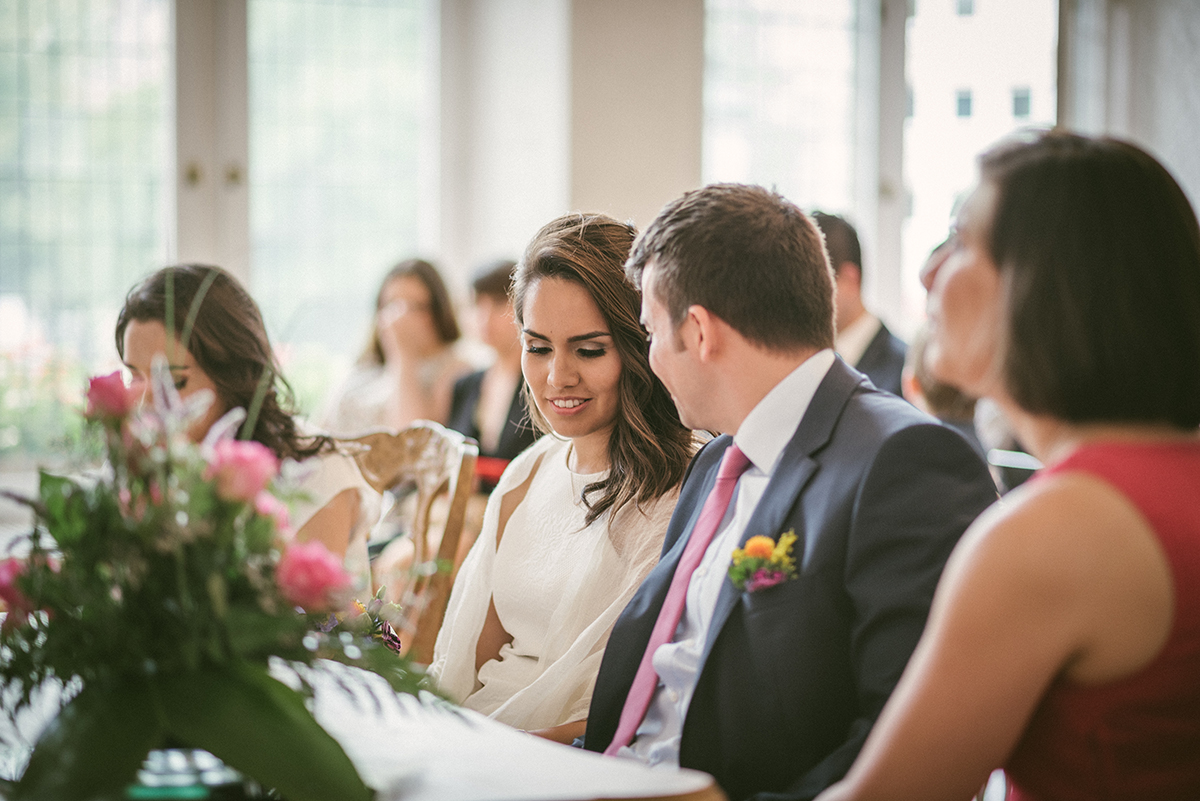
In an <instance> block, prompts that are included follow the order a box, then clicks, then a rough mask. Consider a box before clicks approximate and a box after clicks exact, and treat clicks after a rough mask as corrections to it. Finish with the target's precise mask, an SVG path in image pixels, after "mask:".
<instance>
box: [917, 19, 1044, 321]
mask: <svg viewBox="0 0 1200 801" xmlns="http://www.w3.org/2000/svg"><path fill="white" fill-rule="evenodd" d="M957 10H958V8H957V7H956V6H955V5H954V4H953V3H949V2H934V1H933V0H922V2H920V3H917V5H916V13H915V14H914V15H913V16H912V17H910V18H909V20H908V42H907V61H908V64H907V70H906V72H907V77H908V81H909V83H910V85H911V86H912V89H913V95H914V97H915V103H914V112H913V115H912V116H911V117H910V118H909V119H908V120H906V121H905V135H904V180H905V185H906V186H907V188H908V190H909V193H910V196H911V197H912V213H911V215H910V216H909V218H908V219H907V220H906V221H905V223H904V228H903V232H902V240H903V244H902V247H903V257H902V264H903V270H904V276H903V286H904V288H905V296H904V306H905V308H906V309H907V317H908V320H907V321H908V322H909V323H910V324H915V323H916V322H918V321H919V320H920V319H921V318H922V317H923V315H924V308H925V291H924V289H922V287H921V285H920V282H919V281H918V279H917V274H918V271H919V270H920V268H921V265H922V264H923V263H924V261H925V258H926V257H927V256H928V255H929V252H930V251H931V250H932V249H933V248H934V246H935V245H937V244H938V243H939V242H941V241H942V240H943V239H945V238H946V235H947V233H948V231H949V228H950V224H951V222H952V220H953V216H954V214H955V213H956V211H957V208H958V204H959V203H960V202H961V201H962V199H963V197H964V196H965V195H966V193H967V192H968V191H969V190H970V188H971V186H972V184H973V183H974V181H975V178H976V170H977V164H978V161H977V159H978V156H979V153H980V152H982V151H983V150H985V149H986V148H988V147H990V146H991V145H993V144H995V143H996V141H998V140H999V139H1000V138H1002V137H1003V136H1005V135H1007V134H1010V133H1011V132H1012V131H1014V130H1015V129H1018V128H1023V127H1027V126H1051V125H1053V124H1054V122H1055V113H1056V108H1055V105H1056V87H1055V75H1056V48H1057V41H1058V3H1057V2H1055V0H1004V2H1003V3H998V2H992V3H982V2H981V3H976V4H975V8H974V16H972V17H971V18H970V19H969V20H966V19H963V18H962V17H961V16H959V14H958V13H957ZM964 87H970V91H969V95H968V97H969V98H970V99H969V101H967V103H964V102H963V101H964V98H963V97H962V96H961V94H960V92H962V91H963V89H964ZM1014 87H1015V89H1014ZM1021 90H1024V92H1025V95H1024V98H1025V99H1024V101H1023V102H1024V103H1025V104H1026V113H1025V114H1018V113H1017V112H1018V111H1020V110H1021V109H1020V106H1019V102H1018V100H1019V97H1018V92H1019V91H1021ZM968 104H969V108H964V105H968ZM964 111H966V112H968V114H969V116H964V115H963V112H964ZM897 322H903V321H897ZM902 330H903V329H902Z"/></svg>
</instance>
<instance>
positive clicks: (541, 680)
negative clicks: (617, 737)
mask: <svg viewBox="0 0 1200 801" xmlns="http://www.w3.org/2000/svg"><path fill="white" fill-rule="evenodd" d="M568 455H569V442H568V441H564V440H560V439H557V438H556V437H553V436H544V437H542V438H541V439H540V440H539V441H538V442H537V443H535V444H534V445H532V446H531V447H530V448H529V449H528V450H527V451H525V452H524V453H523V454H521V455H520V456H518V457H517V458H516V459H515V460H513V463H512V464H511V465H510V466H509V468H508V470H506V471H505V473H504V476H503V477H502V478H501V479H500V483H499V485H498V486H497V487H496V490H495V491H494V492H493V493H492V496H491V498H490V500H489V502H488V506H487V511H486V512H485V513H484V521H483V531H482V533H481V534H480V535H479V538H478V539H477V540H476V541H475V545H474V546H473V547H472V548H471V552H470V554H468V556H467V558H466V561H465V562H464V563H463V566H462V569H461V570H460V571H459V574H458V577H457V579H456V581H455V584H454V590H453V592H452V594H451V597H450V604H449V608H448V609H447V611H446V620H445V623H444V624H443V626H442V630H441V632H440V633H439V634H438V639H437V644H436V646H435V648H434V656H433V664H432V665H431V668H430V670H431V673H432V675H433V677H434V679H435V680H436V681H437V682H438V685H439V686H440V687H441V689H442V690H443V691H444V692H445V693H446V694H447V695H448V696H450V697H451V698H452V699H453V700H455V701H457V702H459V703H461V704H462V705H463V706H466V707H469V708H471V709H474V710H476V711H479V712H482V713H484V714H486V715H488V716H490V717H492V718H494V719H496V720H499V721H501V722H504V723H507V724H509V725H512V726H516V727H517V728H521V729H539V728H545V727H549V726H557V725H559V724H562V723H567V722H570V721H573V720H579V719H581V718H585V717H587V712H588V706H589V704H590V703H591V697H592V686H593V684H594V683H595V679H596V674H597V673H598V672H599V670H600V660H601V658H602V657H603V655H604V647H605V645H606V644H607V642H608V636H609V634H610V632H611V631H612V627H613V624H614V623H615V622H616V619H617V616H618V615H620V613H621V611H622V610H623V609H624V608H625V605H626V603H628V601H629V599H630V597H632V595H633V593H634V591H635V590H636V589H637V587H638V585H639V584H641V582H642V579H644V578H645V577H646V574H647V573H649V572H650V570H651V568H653V567H654V565H655V564H656V563H657V561H658V557H659V553H660V551H661V549H662V541H663V536H664V534H665V533H666V530H667V523H668V522H669V521H670V519H671V512H672V511H673V510H674V508H675V502H676V500H678V491H677V490H675V491H672V492H670V493H668V494H667V495H665V496H663V497H662V498H659V499H658V500H657V501H655V502H653V503H651V504H647V505H645V506H644V507H642V508H641V509H638V508H637V506H636V504H634V503H630V504H627V505H626V506H625V508H623V509H621V510H620V512H618V513H617V514H616V515H615V516H611V515H604V516H602V517H600V518H599V519H597V520H596V521H595V522H594V523H592V524H591V525H590V526H588V525H585V523H584V517H585V515H586V512H587V508H586V507H585V506H584V504H583V502H582V500H581V496H582V491H583V487H584V486H585V485H586V484H589V483H591V482H593V481H596V480H598V479H601V478H603V476H604V474H603V473H600V474H593V475H581V474H577V473H572V472H571V471H570V469H569V468H568V467H567V458H568ZM531 471H536V472H534V474H533V479H532V482H531V484H530V486H529V489H528V492H527V493H526V495H525V498H524V500H523V501H522V502H521V503H520V504H519V505H518V506H517V507H516V509H515V510H514V511H513V513H512V516H511V517H510V518H509V520H508V523H507V525H506V527H505V531H504V533H503V535H502V537H501V539H500V545H499V548H497V547H496V532H497V527H498V522H499V520H498V518H499V512H500V504H501V501H502V499H503V498H504V496H505V495H506V494H507V493H509V492H511V491H512V490H514V489H515V488H517V487H519V486H520V485H521V484H523V483H524V482H525V481H526V479H528V478H529V476H530V473H531ZM493 599H494V601H495V605H496V612H497V614H498V615H499V617H500V622H501V624H502V625H503V627H504V630H505V631H507V632H508V633H509V634H511V635H512V637H513V640H512V642H511V643H509V644H507V645H505V646H503V647H502V648H501V650H500V656H499V659H495V660H491V661H489V662H487V663H486V664H484V665H483V666H482V667H481V668H480V670H479V672H478V674H476V671H475V645H476V642H477V641H478V639H479V635H480V632H481V631H482V629H483V623H484V619H485V617H486V615H487V610H488V605H489V602H490V601H492V600H493Z"/></svg>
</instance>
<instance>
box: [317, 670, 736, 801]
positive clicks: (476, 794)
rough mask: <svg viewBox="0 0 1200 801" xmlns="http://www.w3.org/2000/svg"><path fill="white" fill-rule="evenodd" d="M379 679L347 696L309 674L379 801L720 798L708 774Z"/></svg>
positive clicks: (321, 711)
mask: <svg viewBox="0 0 1200 801" xmlns="http://www.w3.org/2000/svg"><path fill="white" fill-rule="evenodd" d="M375 679H377V677H374V676H368V677H367V680H366V681H365V682H361V683H358V684H357V686H356V689H355V691H354V693H353V695H351V694H350V693H348V692H347V691H345V690H344V689H341V688H338V687H334V686H331V685H330V686H326V685H325V684H323V683H322V680H317V681H314V685H315V686H316V687H317V693H316V704H315V707H314V714H315V715H316V717H317V720H318V721H319V722H320V723H321V725H322V726H323V727H325V729H326V731H328V732H329V733H330V734H331V735H333V736H334V738H336V739H337V740H338V742H339V743H340V744H341V745H342V748H343V749H345V751H346V753H347V754H348V755H349V757H350V759H351V760H352V761H353V762H354V764H355V767H357V768H358V771H359V774H360V775H361V776H362V777H363V780H364V781H366V783H367V784H368V785H371V786H373V787H375V788H376V789H377V790H378V791H379V794H378V796H377V797H378V799H379V801H399V799H403V801H590V800H591V799H643V800H645V799H654V800H655V801H659V800H660V799H661V800H662V801H666V800H667V799H669V800H670V801H724V799H725V795H724V793H722V792H721V790H720V789H719V788H718V787H717V786H716V784H715V783H714V782H713V780H712V777H710V776H709V775H708V774H706V773H701V772H699V771H693V770H678V769H655V768H648V767H646V766H644V765H642V764H640V763H638V762H634V761H632V760H627V759H618V758H616V757H605V756H601V755H600V754H596V753H593V752H591V751H584V750H582V749H579V748H571V747H570V746H565V745H559V744H558V743H552V742H549V741H547V740H543V739H541V738H539V737H534V736H533V735H530V734H524V733H522V732H518V731H516V730H514V729H512V728H509V727H508V726H505V725H503V724H500V723H496V722H495V721H492V720H489V719H488V718H485V717H483V716H482V715H479V714H478V713H475V712H472V711H470V710H464V709H457V708H453V707H450V706H449V705H448V704H444V703H441V702H437V701H433V700H432V699H424V700H419V699H417V698H414V697H412V696H396V695H394V694H392V693H391V692H390V690H388V688H387V685H386V684H385V683H384V682H382V680H379V681H375ZM351 684H352V686H353V685H354V683H351ZM367 688H369V690H368V689H367Z"/></svg>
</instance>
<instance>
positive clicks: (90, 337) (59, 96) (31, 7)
mask: <svg viewBox="0 0 1200 801" xmlns="http://www.w3.org/2000/svg"><path fill="white" fill-rule="evenodd" d="M170 25H171V4H170V0H69V1H68V0H63V1H62V2H57V3H47V2H44V1H43V0H2V2H0V468H3V469H16V468H23V467H28V466H29V465H31V464H34V463H38V462H45V461H47V459H48V458H49V457H51V456H53V455H54V453H55V452H57V451H60V450H61V448H60V447H59V446H60V445H61V443H62V441H63V440H64V438H65V437H67V436H69V435H70V434H71V433H72V432H74V431H77V430H78V414H77V410H78V408H79V405H80V398H81V395H82V389H83V379H84V377H85V376H86V375H87V374H88V373H89V372H94V371H97V370H101V369H115V367H116V353H115V350H114V348H113V344H112V330H113V323H114V322H115V320H116V315H117V312H118V310H119V309H120V306H121V302H122V300H123V299H124V297H125V292H126V291H127V290H128V289H129V287H130V286H131V285H132V284H133V282H134V281H136V280H137V279H138V278H140V277H141V276H142V275H144V274H145V273H147V272H149V271H150V270H151V269H153V268H154V267H156V266H158V265H159V264H161V263H162V262H163V261H164V260H165V259H166V257H167V239H166V231H165V230H164V225H163V221H164V220H165V219H166V215H165V214H164V213H163V210H164V203H166V202H167V199H168V198H167V186H168V183H167V180H168V178H167V175H166V167H167V146H168V142H169V137H168V120H167V117H166V109H167V108H169V106H170V102H169V100H170V96H169V94H168V93H169V92H170V91H171V88H170V74H171V59H170V42H169V39H170Z"/></svg>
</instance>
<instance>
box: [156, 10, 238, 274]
mask: <svg viewBox="0 0 1200 801" xmlns="http://www.w3.org/2000/svg"><path fill="white" fill-rule="evenodd" d="M246 2H247V0H176V1H175V156H176V175H175V180H176V192H175V209H176V213H175V232H176V234H175V236H176V240H175V241H176V245H175V254H174V258H175V259H176V260H178V261H183V262H205V263H209V264H217V265H219V266H221V267H224V268H226V269H228V270H230V271H231V272H233V273H234V274H235V275H237V276H238V277H239V278H241V279H242V280H243V281H247V280H248V279H249V268H250V203H249V192H248V189H247V181H246V165H247V151H248V149H249V134H248V128H247V114H248V96H249V90H248V84H247V77H248V71H247V64H246V59H247V37H246Z"/></svg>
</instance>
